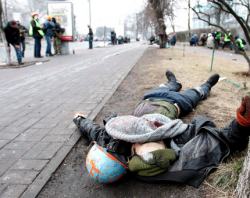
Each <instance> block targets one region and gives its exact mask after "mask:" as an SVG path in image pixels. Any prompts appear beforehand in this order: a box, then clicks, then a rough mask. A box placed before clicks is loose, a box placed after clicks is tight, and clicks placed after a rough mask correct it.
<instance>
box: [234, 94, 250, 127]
mask: <svg viewBox="0 0 250 198" xmlns="http://www.w3.org/2000/svg"><path fill="white" fill-rule="evenodd" d="M237 121H238V123H239V124H240V125H241V126H245V127H250V97H249V96H245V97H243V98H242V102H241V106H240V107H239V108H238V109H237Z"/></svg>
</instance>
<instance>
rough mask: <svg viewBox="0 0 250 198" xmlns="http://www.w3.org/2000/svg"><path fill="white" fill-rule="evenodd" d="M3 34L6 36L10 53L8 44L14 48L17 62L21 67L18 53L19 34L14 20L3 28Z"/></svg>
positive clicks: (21, 63) (20, 57)
mask: <svg viewBox="0 0 250 198" xmlns="http://www.w3.org/2000/svg"><path fill="white" fill-rule="evenodd" d="M4 33H5V36H6V40H7V44H8V48H9V51H10V44H11V45H12V46H13V47H14V49H15V51H16V56H17V61H18V64H19V65H23V64H24V63H23V62H22V54H21V51H20V46H19V45H20V33H19V29H18V28H17V23H16V21H14V20H11V21H9V22H8V24H7V25H6V27H5V28H4Z"/></svg>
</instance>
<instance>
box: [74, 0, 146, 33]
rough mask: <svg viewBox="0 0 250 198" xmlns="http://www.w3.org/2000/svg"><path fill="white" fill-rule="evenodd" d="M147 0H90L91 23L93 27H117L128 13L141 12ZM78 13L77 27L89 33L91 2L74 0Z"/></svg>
mask: <svg viewBox="0 0 250 198" xmlns="http://www.w3.org/2000/svg"><path fill="white" fill-rule="evenodd" d="M144 1H145V0H125V1H124V0H90V5H91V24H92V27H93V29H96V28H97V27H98V26H104V25H105V26H107V27H111V28H112V27H115V26H116V25H117V24H119V22H120V21H121V22H123V20H124V18H125V16H126V15H129V14H133V13H134V12H139V11H141V9H142V8H143V3H144ZM72 2H73V4H74V13H75V15H76V23H77V24H76V27H77V29H78V31H79V32H80V33H88V29H87V25H88V24H89V23H90V22H89V3H88V0H81V1H80V0H72Z"/></svg>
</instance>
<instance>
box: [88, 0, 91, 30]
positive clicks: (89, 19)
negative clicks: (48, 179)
mask: <svg viewBox="0 0 250 198" xmlns="http://www.w3.org/2000/svg"><path fill="white" fill-rule="evenodd" d="M88 2H89V25H90V27H92V26H91V7H90V0H88Z"/></svg>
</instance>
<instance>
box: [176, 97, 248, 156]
mask: <svg viewBox="0 0 250 198" xmlns="http://www.w3.org/2000/svg"><path fill="white" fill-rule="evenodd" d="M202 128H203V129H206V130H207V131H211V132H213V133H214V134H215V135H216V136H218V137H220V138H221V139H222V140H223V141H224V142H225V143H226V144H227V145H228V146H229V148H230V150H231V152H233V151H237V150H239V151H241V150H244V149H245V148H246V147H247V145H248V142H249V135H250V97H249V96H245V97H244V98H242V103H241V106H240V107H239V108H238V109H237V119H233V120H232V122H231V123H230V124H229V125H228V126H226V127H224V128H222V129H221V130H220V131H219V129H218V128H217V127H216V126H215V124H214V123H213V122H212V121H209V120H207V119H205V118H201V117H196V118H194V119H193V120H192V121H191V122H190V123H189V124H188V128H187V130H186V132H184V133H183V134H181V135H179V136H177V137H175V138H174V141H175V143H176V144H180V145H184V144H186V143H187V142H188V141H190V140H191V139H192V138H194V137H195V136H196V135H197V133H198V132H199V131H201V129H202Z"/></svg>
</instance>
